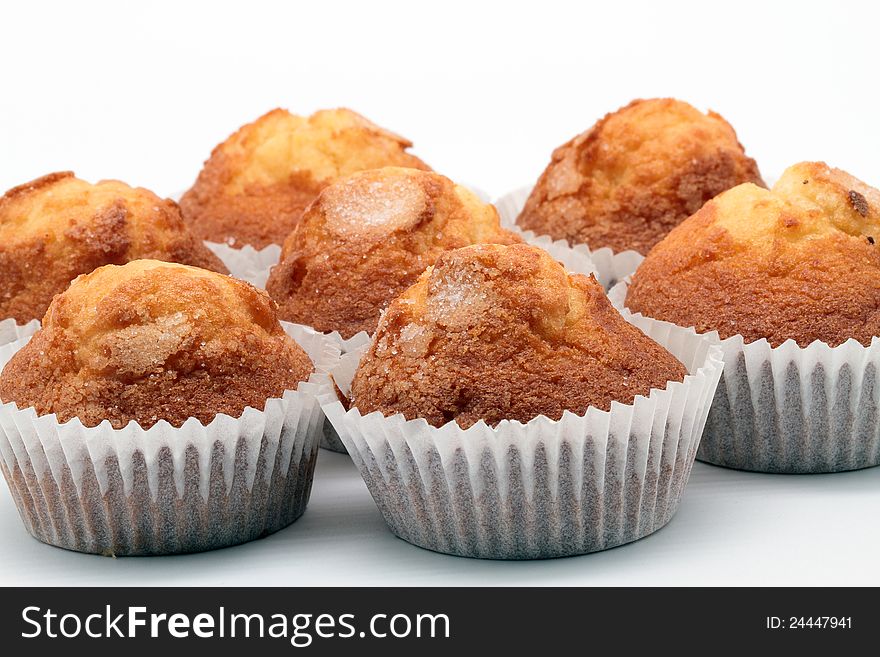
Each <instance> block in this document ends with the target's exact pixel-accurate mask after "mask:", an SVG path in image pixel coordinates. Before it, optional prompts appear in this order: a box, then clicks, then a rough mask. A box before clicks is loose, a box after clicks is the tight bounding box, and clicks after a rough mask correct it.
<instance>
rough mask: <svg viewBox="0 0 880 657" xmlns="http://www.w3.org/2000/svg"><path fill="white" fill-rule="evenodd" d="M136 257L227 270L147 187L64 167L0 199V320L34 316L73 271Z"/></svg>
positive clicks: (175, 211) (169, 204) (173, 205)
mask: <svg viewBox="0 0 880 657" xmlns="http://www.w3.org/2000/svg"><path fill="white" fill-rule="evenodd" d="M138 258H155V259H159V260H168V261H173V262H181V263H184V264H190V265H195V266H199V267H205V268H210V269H214V270H216V271H220V272H224V273H225V272H226V268H225V267H224V266H223V263H221V262H220V260H218V259H217V257H216V256H215V255H214V254H213V253H211V251H210V250H209V249H208V248H207V247H206V246H205V245H204V244H202V243H201V242H200V241H198V240H196V239H195V237H193V235H192V234H191V233H190V232H189V230H188V229H187V228H186V226H185V225H184V223H183V220H182V218H181V215H180V210H179V208H178V207H177V204H176V203H174V202H173V201H169V200H163V199H160V198H159V197H158V196H156V195H155V194H154V193H153V192H150V191H149V190H146V189H142V188H133V187H129V186H128V185H126V184H125V183H122V182H119V181H116V180H104V181H101V182H99V183H97V184H90V183H88V182H85V181H83V180H80V179H78V178H76V177H74V175H73V173H70V172H62V173H53V174H50V175H47V176H43V177H42V178H38V179H36V180H34V181H31V182H29V183H26V184H24V185H21V186H19V187H15V188H13V189H10V190H9V191H8V192H6V194H4V195H3V197H2V198H0V318H4V317H14V318H15V319H17V320H18V321H19V322H26V321H29V320H31V319H39V318H40V317H42V316H43V313H45V312H46V309H47V308H48V306H49V302H50V301H51V300H52V297H53V296H54V295H55V294H57V293H59V292H63V291H64V290H65V288H67V286H68V284H69V283H70V281H71V280H72V279H74V278H76V277H77V276H78V275H80V274H85V273H88V272H90V271H92V270H93V269H95V268H96V267H100V266H102V265H106V264H123V263H125V262H128V261H129V260H135V259H138Z"/></svg>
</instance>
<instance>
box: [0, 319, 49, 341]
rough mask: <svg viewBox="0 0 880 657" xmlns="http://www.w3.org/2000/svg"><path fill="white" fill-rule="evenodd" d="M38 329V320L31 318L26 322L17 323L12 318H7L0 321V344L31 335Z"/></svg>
mask: <svg viewBox="0 0 880 657" xmlns="http://www.w3.org/2000/svg"><path fill="white" fill-rule="evenodd" d="M39 330H40V322H39V321H37V320H36V319H33V320H31V321H29V322H27V323H26V324H19V323H18V322H17V321H15V320H14V319H12V318H11V317H10V318H7V319H4V320H2V321H0V345H4V344H9V343H10V342H15V341H16V340H21V339H22V338H27V337H30V336H32V335H33V334H34V333H36V332H37V331H39Z"/></svg>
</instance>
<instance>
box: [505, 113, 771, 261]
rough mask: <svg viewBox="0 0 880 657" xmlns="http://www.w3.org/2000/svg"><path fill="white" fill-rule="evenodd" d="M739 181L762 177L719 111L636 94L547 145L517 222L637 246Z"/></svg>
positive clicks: (575, 239) (616, 246) (582, 239)
mask: <svg viewBox="0 0 880 657" xmlns="http://www.w3.org/2000/svg"><path fill="white" fill-rule="evenodd" d="M745 182H751V183H755V184H758V185H763V182H762V180H761V176H760V174H759V173H758V167H757V166H756V165H755V161H754V160H752V159H751V158H749V157H747V156H746V154H745V152H744V151H743V147H742V146H741V145H740V143H739V142H738V141H737V138H736V133H735V132H734V130H733V128H732V127H731V126H730V124H729V123H727V121H725V120H724V119H723V118H722V117H721V116H720V115H718V114H716V113H715V112H711V111H710V112H709V113H708V114H703V113H701V112H700V111H698V110H697V109H695V108H693V107H692V106H690V105H688V104H687V103H684V102H682V101H679V100H675V99H672V98H662V99H652V100H635V101H633V102H631V103H630V104H629V105H627V106H626V107H623V108H622V109H619V110H618V111H616V112H612V113H610V114H607V115H606V116H605V117H604V118H603V119H602V120H600V121H599V122H598V123H596V124H595V125H594V126H593V127H592V128H590V129H589V130H588V131H587V132H584V133H582V134H580V135H578V136H577V137H575V138H574V139H572V140H571V141H569V142H568V143H566V144H563V145H562V146H560V147H559V148H557V149H556V150H555V151H554V152H553V157H552V160H551V162H550V164H549V165H548V166H547V168H546V169H545V170H544V173H542V174H541V177H540V178H539V179H538V182H537V184H536V185H535V187H534V189H533V190H532V192H531V194H530V196H529V197H528V199H527V200H526V202H525V206H524V207H523V209H522V212H521V213H520V215H519V218H518V219H517V223H518V224H519V225H520V226H521V227H522V228H524V229H526V230H532V231H535V232H536V233H538V234H539V235H544V234H546V235H550V236H551V237H553V238H555V239H565V240H568V241H570V242H572V243H586V244H588V245H589V246H590V248H591V249H598V248H601V247H610V248H611V249H612V250H613V251H618V252H619V251H625V250H627V249H632V250H635V251H638V252H639V253H643V254H644V253H647V252H648V251H649V250H650V249H651V247H653V246H654V245H655V244H657V242H659V241H660V240H661V239H663V237H664V236H665V235H666V234H667V233H668V232H669V231H670V230H672V229H673V228H674V227H675V226H677V225H678V224H679V223H681V221H683V220H684V219H686V218H687V217H689V216H690V215H691V214H693V213H694V212H696V211H697V210H699V209H700V207H701V206H702V205H703V203H705V202H706V201H708V200H709V199H711V198H713V197H714V196H716V195H717V194H719V193H721V192H723V191H725V190H727V189H730V188H731V187H734V186H736V185H739V184H741V183H745Z"/></svg>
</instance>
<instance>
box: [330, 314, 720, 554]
mask: <svg viewBox="0 0 880 657" xmlns="http://www.w3.org/2000/svg"><path fill="white" fill-rule="evenodd" d="M634 321H635V323H636V324H637V325H638V326H639V327H640V328H641V329H642V330H643V331H645V332H646V333H647V334H648V335H650V336H651V337H653V338H654V339H655V340H657V341H658V342H659V343H660V344H663V345H664V346H666V348H667V349H669V350H670V351H671V352H672V353H673V354H675V356H676V357H678V358H679V359H680V360H681V361H682V362H683V363H684V364H685V365H686V366H687V368H688V372H689V374H688V375H687V376H686V377H685V379H684V381H683V382H670V383H669V385H668V386H667V387H666V388H665V389H662V390H660V389H654V390H651V392H650V394H649V395H648V396H647V397H645V396H641V395H640V396H638V397H636V399H635V400H634V402H633V403H632V404H620V403H617V402H615V403H613V404H612V406H611V409H610V410H609V411H601V410H599V409H596V408H590V409H589V410H588V411H587V412H586V413H585V414H584V415H581V416H578V415H575V414H573V413H568V412H566V413H565V414H564V415H563V417H562V418H561V419H560V420H558V421H557V420H551V419H549V418H547V417H544V416H540V417H537V418H535V419H534V420H531V421H530V422H528V423H526V424H522V423H520V422H516V421H502V422H500V423H499V424H498V425H497V426H496V427H494V428H492V427H489V426H487V425H486V424H485V423H484V422H478V423H477V424H475V425H473V426H472V427H470V428H468V429H464V430H463V429H461V428H460V427H459V426H458V425H457V424H456V423H455V422H450V423H448V424H446V425H444V426H443V427H441V428H436V427H433V426H431V425H429V424H428V423H427V422H426V421H425V420H411V421H407V420H406V419H405V418H404V417H403V416H402V415H401V414H397V415H394V416H391V417H385V416H383V415H382V414H381V413H379V412H374V413H370V414H368V415H361V414H360V412H359V411H358V409H357V408H352V409H350V410H348V411H346V410H345V408H344V407H343V405H342V403H340V401H339V400H338V398H337V397H336V395H335V394H334V393H332V392H331V393H329V394H328V393H325V394H322V396H321V397H320V400H321V405H322V407H323V409H324V412H325V414H326V415H327V417H328V418H329V419H330V421H331V422H332V423H333V426H334V427H335V428H336V430H337V432H338V434H339V436H340V438H341V440H342V442H343V443H344V444H345V446H346V448H347V449H348V452H349V454H351V456H352V459H353V460H354V462H355V464H356V465H357V467H358V469H359V470H360V473H361V476H362V477H363V479H364V481H365V482H366V484H367V487H368V488H369V490H370V493H371V494H372V496H373V499H374V500H375V502H376V505H377V506H378V507H379V509H380V511H381V512H382V515H383V516H384V518H385V521H386V523H387V524H388V526H389V527H390V529H391V531H392V532H394V533H395V534H396V535H397V536H399V537H400V538H402V539H404V540H406V541H409V542H410V543H413V544H415V545H418V546H420V547H423V548H427V549H429V550H434V551H437V552H444V553H449V554H456V555H461V556H468V557H480V558H493V559H536V558H544V557H560V556H568V555H575V554H584V553H587V552H594V551H597V550H604V549H607V548H610V547H614V546H616V545H621V544H623V543H628V542H630V541H634V540H637V539H639V538H642V537H643V536H647V535H648V534H650V533H652V532H654V531H656V530H657V529H659V528H661V527H662V526H663V525H665V524H666V523H667V522H668V521H669V520H670V518H671V517H672V515H673V514H674V513H675V511H676V509H677V508H678V503H679V500H680V498H681V494H682V491H683V490H684V487H685V485H686V484H687V481H688V478H689V476H690V472H691V467H692V465H693V461H694V456H695V454H696V450H697V445H698V444H699V441H700V434H701V433H702V430H703V425H704V424H705V421H706V415H707V413H708V410H709V402H710V401H711V399H712V396H713V394H714V392H715V388H716V386H717V385H718V379H719V377H720V376H721V369H722V361H721V349H720V347H718V346H717V345H712V344H711V343H710V342H709V341H708V340H706V339H704V338H702V337H700V336H697V335H696V334H695V333H694V332H693V331H688V330H685V329H680V328H678V327H674V326H672V325H668V324H666V325H664V324H661V323H659V322H654V321H653V320H647V319H644V318H640V319H638V320H634ZM359 357H360V354H359V353H357V352H351V353H349V354H345V355H343V356H342V358H341V359H340V361H339V365H338V366H337V367H336V368H335V369H334V370H333V371H332V376H333V378H334V380H335V381H336V384H337V385H338V386H339V387H340V390H341V391H342V392H343V393H344V394H348V389H349V386H350V383H351V379H352V377H353V375H354V370H355V369H356V368H357V364H358V360H359Z"/></svg>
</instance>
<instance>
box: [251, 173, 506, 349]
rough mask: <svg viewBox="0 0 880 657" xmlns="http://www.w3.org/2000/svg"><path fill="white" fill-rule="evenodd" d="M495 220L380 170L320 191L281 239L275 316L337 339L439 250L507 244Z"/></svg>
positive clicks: (353, 330)
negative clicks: (288, 233) (334, 334)
mask: <svg viewBox="0 0 880 657" xmlns="http://www.w3.org/2000/svg"><path fill="white" fill-rule="evenodd" d="M519 241H520V238H519V237H517V236H516V235H514V234H513V233H511V232H509V231H507V230H504V229H502V228H501V226H500V224H499V222H498V213H497V212H496V211H495V208H494V207H492V206H491V205H489V204H488V203H483V202H482V201H480V200H479V199H478V198H477V197H476V196H475V195H474V194H473V192H471V191H469V190H467V189H465V188H464V187H461V186H459V185H456V184H455V183H453V182H452V181H451V180H449V178H446V177H444V176H441V175H439V174H436V173H431V172H429V171H420V170H417V169H404V168H399V167H385V168H382V169H374V170H371V171H364V172H360V173H356V174H354V175H351V176H349V177H347V178H344V179H342V180H339V181H338V182H336V183H333V184H331V185H329V186H328V187H326V188H325V189H324V190H323V191H322V192H321V193H320V195H319V196H318V197H317V198H316V199H315V201H314V202H313V203H312V204H311V205H310V206H309V207H308V208H307V209H306V211H305V212H304V213H303V216H302V219H301V220H300V221H299V223H298V224H297V226H296V227H295V228H294V229H293V232H292V233H291V234H290V236H289V237H288V238H287V239H286V240H285V242H284V248H283V249H282V252H281V261H280V263H279V264H278V265H277V266H276V267H274V268H273V269H272V272H271V274H270V275H269V281H268V283H267V284H266V290H267V291H268V292H269V294H270V295H271V296H272V298H273V299H274V300H275V301H276V302H277V303H278V308H279V316H280V317H281V318H282V319H284V320H287V321H290V322H296V323H298V324H306V325H308V326H312V327H314V328H315V329H317V330H319V331H325V332H332V331H338V332H339V334H340V335H341V336H342V338H344V339H348V338H351V337H352V336H354V335H356V334H357V333H359V332H361V331H365V332H366V333H373V332H374V331H375V330H376V324H377V323H378V321H379V315H380V314H381V313H382V311H383V310H384V309H385V307H386V306H387V305H388V303H389V302H390V301H391V300H392V299H394V297H396V296H397V295H398V294H400V293H401V292H403V291H404V290H406V288H408V287H409V286H410V285H412V284H413V283H414V282H415V281H416V279H417V278H418V277H419V276H420V275H421V274H422V272H424V271H425V269H426V268H427V267H428V266H430V265H432V264H434V261H435V260H436V259H437V258H438V257H439V256H440V254H442V253H443V252H444V251H448V250H450V249H456V248H459V247H462V246H467V245H469V244H477V243H481V242H494V243H499V244H513V243H516V242H519Z"/></svg>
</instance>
